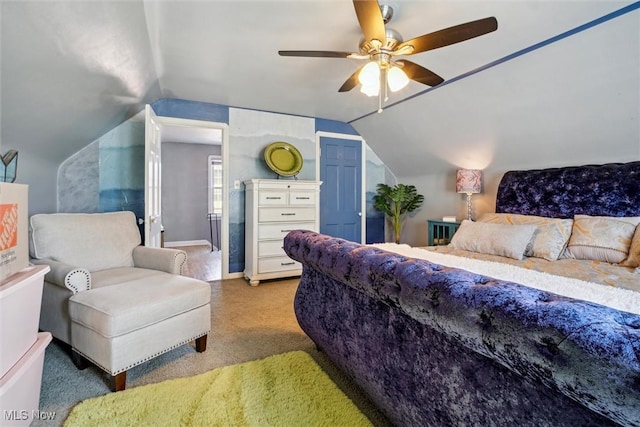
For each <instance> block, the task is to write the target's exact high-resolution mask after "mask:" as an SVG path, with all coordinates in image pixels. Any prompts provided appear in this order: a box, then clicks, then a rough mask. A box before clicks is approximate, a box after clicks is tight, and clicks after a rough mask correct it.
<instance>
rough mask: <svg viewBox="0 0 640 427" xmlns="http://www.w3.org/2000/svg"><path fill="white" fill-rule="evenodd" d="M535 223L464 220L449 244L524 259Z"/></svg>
mask: <svg viewBox="0 0 640 427" xmlns="http://www.w3.org/2000/svg"><path fill="white" fill-rule="evenodd" d="M535 231H536V226H535V225H511V224H491V223H486V222H473V221H469V220H466V219H465V220H463V221H462V223H461V224H460V228H458V231H456V234H454V235H453V237H452V238H451V243H449V246H450V247H452V248H454V249H462V250H466V251H471V252H480V253H483V254H491V255H500V256H504V257H508V258H513V259H522V257H523V255H524V251H525V249H526V247H527V245H528V244H529V241H530V240H531V237H532V236H533V234H534V233H535Z"/></svg>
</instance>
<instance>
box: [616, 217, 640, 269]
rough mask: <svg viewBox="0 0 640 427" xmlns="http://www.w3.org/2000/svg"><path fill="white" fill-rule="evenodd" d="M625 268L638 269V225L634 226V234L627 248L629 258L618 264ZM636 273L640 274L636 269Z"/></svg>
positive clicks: (639, 260)
mask: <svg viewBox="0 0 640 427" xmlns="http://www.w3.org/2000/svg"><path fill="white" fill-rule="evenodd" d="M620 265H624V266H625V267H632V268H633V267H640V225H639V226H636V232H635V234H634V235H633V240H631V246H630V247H629V256H628V257H627V259H626V260H624V261H623V262H621V263H620ZM636 273H640V271H638V269H637V268H636Z"/></svg>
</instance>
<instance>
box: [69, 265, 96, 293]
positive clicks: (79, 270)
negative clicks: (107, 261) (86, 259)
mask: <svg viewBox="0 0 640 427" xmlns="http://www.w3.org/2000/svg"><path fill="white" fill-rule="evenodd" d="M78 274H80V275H82V276H84V279H85V283H84V284H85V286H84V289H78V287H76V286H74V285H73V284H72V283H71V281H72V279H73V278H74V276H77V275H78ZM64 285H65V286H66V287H67V288H68V289H70V290H72V291H73V293H74V294H77V293H78V292H80V291H88V290H89V289H91V276H90V275H88V274H87V271H86V270H84V269H82V268H76V269H75V270H71V271H70V272H68V273H67V275H66V276H65V277H64Z"/></svg>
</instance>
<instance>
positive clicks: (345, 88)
mask: <svg viewBox="0 0 640 427" xmlns="http://www.w3.org/2000/svg"><path fill="white" fill-rule="evenodd" d="M364 65H367V64H364ZM364 65H363V66H362V67H364ZM362 67H359V68H358V69H357V70H356V71H355V72H354V73H353V74H351V76H350V77H349V78H348V79H347V81H346V82H344V84H343V85H342V86H341V87H340V89H338V92H349V91H350V90H351V89H353V88H354V87H356V86H357V85H358V74H360V70H362Z"/></svg>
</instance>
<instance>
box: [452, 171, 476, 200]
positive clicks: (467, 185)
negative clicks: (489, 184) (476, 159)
mask: <svg viewBox="0 0 640 427" xmlns="http://www.w3.org/2000/svg"><path fill="white" fill-rule="evenodd" d="M481 189H482V171H481V170H479V169H459V170H458V173H457V174H456V192H458V193H467V194H476V193H480V191H481Z"/></svg>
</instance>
